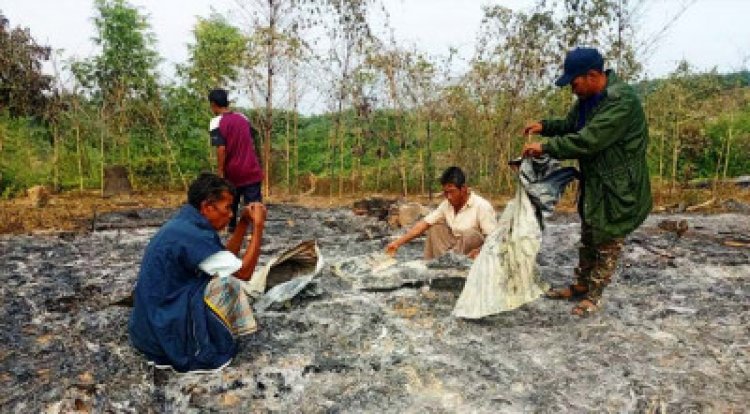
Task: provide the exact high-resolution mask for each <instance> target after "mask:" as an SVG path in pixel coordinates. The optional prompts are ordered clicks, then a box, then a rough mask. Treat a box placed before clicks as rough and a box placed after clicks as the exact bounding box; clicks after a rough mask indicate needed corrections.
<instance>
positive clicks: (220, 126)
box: [209, 112, 263, 187]
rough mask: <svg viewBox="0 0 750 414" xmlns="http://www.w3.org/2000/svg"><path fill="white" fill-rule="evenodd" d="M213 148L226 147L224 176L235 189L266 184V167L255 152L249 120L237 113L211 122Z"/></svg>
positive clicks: (223, 115) (216, 118)
mask: <svg viewBox="0 0 750 414" xmlns="http://www.w3.org/2000/svg"><path fill="white" fill-rule="evenodd" d="M209 129H210V131H211V145H213V146H215V147H218V146H225V147H226V158H225V160H224V177H225V178H226V179H227V180H228V181H229V182H230V183H232V184H234V185H235V186H236V187H241V186H245V185H250V184H256V183H259V182H261V181H263V168H261V166H260V163H259V162H258V156H257V154H256V153H255V146H254V143H253V135H252V133H251V132H250V121H248V120H247V118H246V117H245V115H242V114H241V113H238V112H226V113H224V114H221V115H219V116H216V117H214V118H213V119H212V120H211V124H210V127H209Z"/></svg>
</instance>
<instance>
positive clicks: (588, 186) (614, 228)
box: [541, 71, 652, 244]
mask: <svg viewBox="0 0 750 414" xmlns="http://www.w3.org/2000/svg"><path fill="white" fill-rule="evenodd" d="M580 104H581V103H580V101H577V102H576V103H575V104H574V105H573V108H572V109H571V110H570V112H569V113H568V115H567V117H565V118H563V119H549V120H544V121H542V127H543V128H542V133H541V134H542V135H543V136H547V137H552V138H550V139H549V141H548V142H547V143H545V144H543V146H542V148H543V150H544V152H545V153H547V154H549V155H551V156H552V157H555V158H558V159H577V160H578V164H579V167H580V169H581V174H582V181H583V191H582V194H581V200H579V206H578V209H579V212H580V214H581V219H582V220H583V221H584V222H585V223H586V224H588V225H589V226H591V228H592V229H593V233H594V234H593V235H594V243H595V244H600V243H603V242H606V241H608V240H611V239H613V238H616V237H624V236H625V235H627V234H628V233H630V232H632V231H633V230H635V229H636V228H637V227H638V226H639V225H640V224H641V223H642V222H643V221H644V220H645V219H646V216H648V213H649V212H650V211H651V206H652V200H651V183H650V179H649V174H648V166H647V165H646V149H647V148H648V126H647V125H646V117H645V115H644V113H643V108H642V106H641V102H640V100H639V99H638V96H637V95H636V93H635V90H634V89H633V88H632V87H631V86H630V85H628V84H626V83H624V82H621V81H620V80H619V79H617V76H616V75H615V74H614V73H612V72H611V71H607V88H606V89H605V91H604V92H603V93H602V97H601V100H600V101H599V103H598V104H596V105H595V106H594V107H593V109H591V110H590V112H588V113H587V114H586V120H587V121H586V124H585V126H584V127H583V128H581V129H580V130H578V131H577V132H576V130H577V128H576V126H577V125H578V117H579V105H580Z"/></svg>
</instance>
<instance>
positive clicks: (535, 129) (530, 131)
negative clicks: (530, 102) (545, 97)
mask: <svg viewBox="0 0 750 414" xmlns="http://www.w3.org/2000/svg"><path fill="white" fill-rule="evenodd" d="M542 129H544V127H543V126H542V123H541V122H534V123H531V124H528V125H526V128H524V129H523V135H525V136H528V135H535V134H539V133H541V132H542Z"/></svg>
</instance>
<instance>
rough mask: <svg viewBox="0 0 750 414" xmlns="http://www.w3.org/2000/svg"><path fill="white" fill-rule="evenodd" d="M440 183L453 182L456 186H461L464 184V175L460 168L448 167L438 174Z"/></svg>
mask: <svg viewBox="0 0 750 414" xmlns="http://www.w3.org/2000/svg"><path fill="white" fill-rule="evenodd" d="M440 184H441V185H446V184H453V185H455V186H456V187H458V188H461V187H463V186H464V185H466V176H465V175H464V172H463V171H462V170H461V169H460V168H458V167H456V166H453V167H448V168H447V169H446V170H445V171H443V175H441V176H440Z"/></svg>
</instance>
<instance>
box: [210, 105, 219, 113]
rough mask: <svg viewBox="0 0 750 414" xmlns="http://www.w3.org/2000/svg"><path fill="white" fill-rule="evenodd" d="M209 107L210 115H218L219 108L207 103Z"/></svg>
mask: <svg viewBox="0 0 750 414" xmlns="http://www.w3.org/2000/svg"><path fill="white" fill-rule="evenodd" d="M209 105H210V106H211V113H212V114H214V115H219V106H218V105H216V104H215V103H213V102H209Z"/></svg>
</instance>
